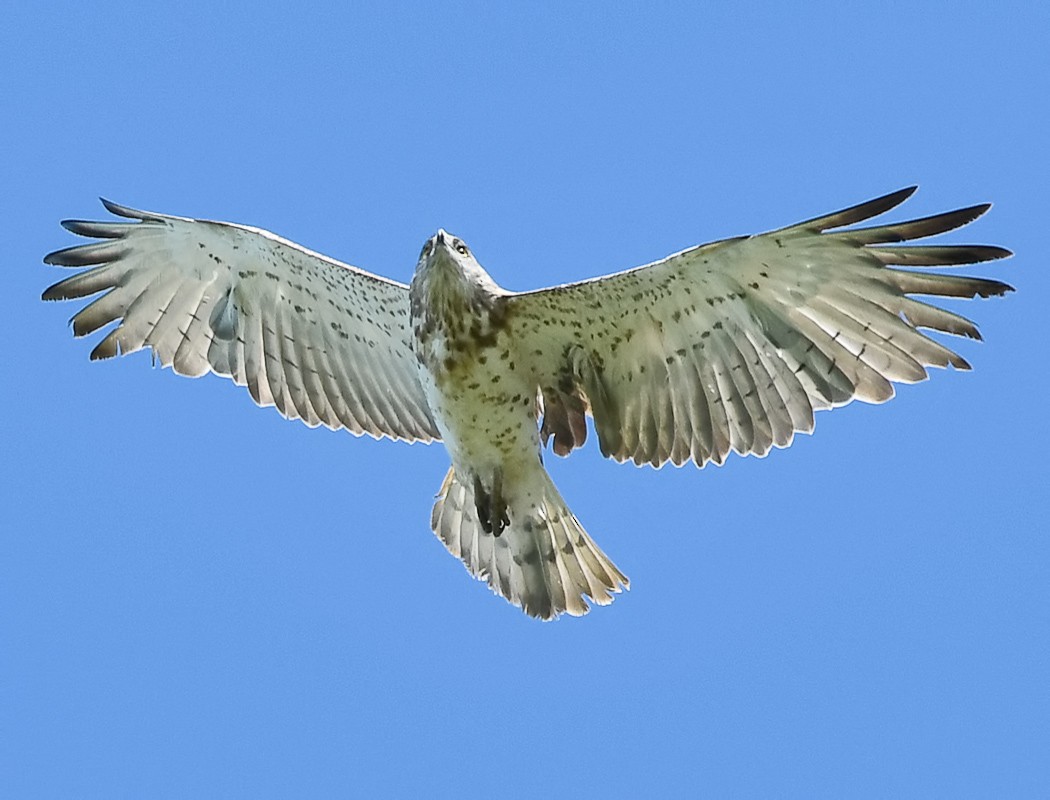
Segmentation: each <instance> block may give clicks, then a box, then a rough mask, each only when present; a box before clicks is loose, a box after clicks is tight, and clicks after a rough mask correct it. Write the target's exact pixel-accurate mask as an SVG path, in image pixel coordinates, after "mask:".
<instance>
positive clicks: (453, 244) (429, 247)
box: [416, 228, 495, 288]
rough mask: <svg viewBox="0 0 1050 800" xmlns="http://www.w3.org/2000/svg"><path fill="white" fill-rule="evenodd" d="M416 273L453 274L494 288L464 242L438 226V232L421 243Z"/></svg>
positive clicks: (490, 279) (447, 275)
mask: <svg viewBox="0 0 1050 800" xmlns="http://www.w3.org/2000/svg"><path fill="white" fill-rule="evenodd" d="M416 274H417V275H435V274H440V275H443V276H445V277H446V278H448V277H453V276H455V277H459V278H461V279H466V280H467V281H469V282H471V283H475V284H481V285H483V286H485V287H486V288H489V287H492V288H495V283H493V281H492V278H491V277H489V274H488V273H487V272H486V271H485V269H484V268H483V267H482V266H481V264H479V263H478V260H477V259H476V258H475V257H474V254H473V253H472V252H471V250H470V248H469V247H467V244H466V242H464V241H463V240H462V239H460V238H459V237H458V236H453V235H452V234H451V233H449V232H448V231H446V230H445V229H443V228H438V232H437V233H435V234H434V235H433V236H431V237H430V238H429V239H427V241H426V244H424V245H423V249H422V251H420V253H419V263H418V264H416Z"/></svg>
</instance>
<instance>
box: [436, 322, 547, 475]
mask: <svg viewBox="0 0 1050 800" xmlns="http://www.w3.org/2000/svg"><path fill="white" fill-rule="evenodd" d="M500 338H501V339H502V337H500ZM441 344H442V343H441V342H439V341H433V342H431V346H432V347H433V348H434V349H433V352H432V355H433V356H435V357H434V358H428V359H427V362H428V363H429V364H437V365H439V366H438V367H437V368H436V369H428V368H427V366H424V365H422V364H421V365H420V366H419V378H420V383H421V384H422V386H423V391H424V393H425V394H426V397H427V402H428V403H429V404H430V409H431V412H432V413H433V415H434V420H435V422H437V426H438V429H439V430H440V431H441V436H442V439H443V440H444V443H445V447H446V449H447V450H448V452H449V455H450V456H451V458H452V463H453V465H454V466H455V468H456V472H457V474H458V475H459V476H460V478H461V479H462V480H464V481H465V482H466V481H470V480H472V479H473V478H474V477H475V476H476V477H478V478H479V479H480V480H481V483H482V484H483V485H484V486H486V488H488V487H489V486H490V485H491V482H492V476H493V475H494V473H495V472H496V471H501V472H502V475H503V480H504V485H514V484H515V483H517V482H519V481H523V482H529V481H527V480H526V479H527V478H528V477H529V476H530V475H531V474H532V473H534V472H535V471H536V470H537V469H542V462H541V460H540V439H539V430H538V427H537V421H536V395H537V387H536V385H535V382H534V381H531V380H529V378H528V376H526V375H525V374H523V372H522V371H521V370H519V369H517V364H516V363H515V361H514V358H513V352H512V349H511V348H510V346H509V344H508V343H506V342H504V341H500V340H497V342H496V344H494V345H492V346H490V347H486V348H483V349H482V350H481V351H480V352H479V353H478V356H477V358H474V359H468V358H459V359H454V360H452V362H451V363H452V368H451V369H446V368H445V365H446V364H447V363H449V362H448V360H446V359H445V358H444V357H443V356H444V355H445V354H444V353H443V348H442V347H441Z"/></svg>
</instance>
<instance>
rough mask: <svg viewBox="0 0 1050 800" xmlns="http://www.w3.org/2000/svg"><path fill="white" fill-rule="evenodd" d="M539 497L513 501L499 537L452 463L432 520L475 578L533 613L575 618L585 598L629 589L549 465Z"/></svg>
mask: <svg viewBox="0 0 1050 800" xmlns="http://www.w3.org/2000/svg"><path fill="white" fill-rule="evenodd" d="M542 475H543V481H544V485H543V493H542V497H541V499H540V500H539V501H538V502H537V503H535V505H534V506H533V507H532V508H518V507H515V506H514V505H513V504H512V506H511V508H510V525H509V526H508V527H506V528H505V529H504V530H503V532H502V533H501V534H500V535H499V536H493V535H492V534H491V533H486V532H485V531H484V530H483V529H482V527H481V524H480V522H479V521H478V515H477V510H476V508H475V504H474V492H473V490H472V489H471V488H470V487H469V486H467V485H466V484H464V483H461V482H460V481H459V480H458V479H457V477H456V473H455V469H454V468H453V469H450V470H449V471H448V475H446V476H445V480H444V482H443V483H442V484H441V489H440V491H439V492H438V496H437V501H436V502H435V503H434V510H433V512H432V514H431V518H430V525H431V528H433V530H434V533H436V534H437V535H438V538H439V539H441V541H442V542H444V544H445V547H447V548H448V550H449V552H450V553H452V555H454V556H456V557H458V558H459V559H460V560H461V561H462V562H463V564H464V566H466V568H467V570H468V571H469V572H470V573H471V574H472V575H473V576H474V577H476V578H477V579H478V580H484V581H486V582H487V583H488V585H489V586H490V587H491V588H492V590H493V591H494V592H495V593H496V594H499V595H501V596H503V597H505V598H506V599H507V600H508V601H510V602H511V603H513V604H514V605H516V606H518V607H520V608H521V609H522V610H524V611H525V613H526V614H529V615H530V616H533V617H538V618H540V619H554V618H555V617H557V616H558V615H559V614H562V613H566V614H571V615H572V616H575V617H578V616H582V615H583V614H586V613H587V612H588V611H589V610H590V605H588V603H587V600H586V599H584V598H587V599H589V600H590V601H591V602H592V603H596V604H598V605H603V606H604V605H608V604H609V603H611V602H612V601H613V594H615V593H618V592H619V591H621V589H625V588H628V586H629V581H628V579H627V576H626V575H624V574H623V573H622V572H620V570H618V569H617V568H616V565H615V564H613V563H612V561H610V560H609V558H608V556H606V555H605V553H603V552H602V551H601V549H599V547H598V546H597V545H596V544H595V543H594V541H593V540H592V539H591V538H590V537H589V536H588V535H587V532H586V531H584V529H583V527H582V526H581V525H580V523H579V521H578V520H577V519H576V517H575V516H574V515H573V513H572V511H570V510H569V508H568V506H566V504H565V501H564V500H563V499H562V497H561V495H560V494H559V493H558V490H557V489H556V488H555V486H554V483H553V482H552V481H551V479H550V477H549V476H548V475H547V474H546V473H545V472H544V473H542Z"/></svg>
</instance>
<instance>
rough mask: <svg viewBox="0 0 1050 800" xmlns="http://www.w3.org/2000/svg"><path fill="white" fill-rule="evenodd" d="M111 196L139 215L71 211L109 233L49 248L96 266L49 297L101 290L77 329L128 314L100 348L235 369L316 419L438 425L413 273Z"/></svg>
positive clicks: (183, 367)
mask: <svg viewBox="0 0 1050 800" xmlns="http://www.w3.org/2000/svg"><path fill="white" fill-rule="evenodd" d="M103 203H104V205H105V206H106V208H107V209H108V210H109V211H110V212H112V213H113V214H115V215H117V216H120V217H124V218H126V219H130V220H136V221H135V222H124V221H110V222H87V221H81V220H67V221H65V222H63V223H62V224H63V226H64V227H66V228H67V229H68V230H70V231H72V232H73V233H76V234H79V235H81V236H90V237H94V238H96V239H98V240H100V241H97V242H92V243H90V244H82V245H78V246H76V247H70V248H67V249H65V250H59V251H57V252H54V253H51V254H50V255H48V256H47V257H46V258H45V259H44V261H45V262H46V263H48V264H55V265H59V266H64V267H84V266H91V267H92V268H91V269H88V270H84V271H82V272H79V273H77V274H76V275H73V276H72V277H69V278H66V279H65V280H63V281H60V282H59V283H56V284H55V285H54V286H52V287H51V288H49V289H48V290H47V291H45V292H44V295H43V298H44V299H45V300H70V299H75V298H81V297H89V296H91V295H95V294H98V293H99V292H104V294H102V296H101V297H99V298H97V299H95V300H94V301H93V302H91V303H90V304H89V305H87V306H86V307H84V308H83V309H81V310H80V311H79V312H78V313H77V314H76V315H75V316H74V317H73V319H72V324H73V333H74V335H76V336H84V335H86V334H89V333H92V332H94V331H96V330H98V329H99V328H101V327H102V326H104V325H107V324H108V323H111V322H113V321H115V320H120V324H119V325H117V326H116V327H115V328H113V329H112V330H111V331H109V333H108V334H107V335H106V336H105V337H104V338H103V339H102V341H101V342H99V343H98V345H97V346H96V347H95V349H94V350H93V351H92V352H91V358H92V359H98V358H110V357H112V356H115V355H117V354H120V353H131V352H134V351H136V350H140V349H142V348H144V347H150V348H152V349H153V352H154V357H155V358H156V359H157V360H159V361H160V363H161V364H162V365H163V366H165V367H167V366H170V367H172V368H173V369H174V370H175V371H176V372H178V373H179V374H181V375H190V376H194V377H196V376H199V375H203V374H204V373H206V372H214V373H216V374H218V375H224V376H227V377H229V378H232V379H233V380H234V381H235V382H236V383H237V384H239V385H241V386H247V387H248V390H249V391H250V392H251V395H252V398H253V399H254V400H255V402H256V403H258V404H259V405H261V406H271V405H273V406H276V407H277V408H278V410H279V411H280V412H281V413H282V414H284V415H285V416H286V417H289V418H291V419H296V418H298V419H302V420H303V421H304V422H305V423H306V424H308V425H310V426H316V425H319V424H324V425H327V426H328V427H330V428H346V429H347V430H350V431H352V432H353V433H355V434H361V433H368V434H371V435H372V436H374V437H377V438H378V437H381V436H389V437H390V438H393V439H405V440H408V441H431V440H433V439H436V438H438V433H437V429H436V428H435V426H434V421H433V419H432V417H431V415H430V411H429V409H428V406H427V402H426V398H425V397H424V395H423V391H422V389H421V387H420V385H419V383H418V379H417V377H416V361H415V356H414V355H413V353H412V349H411V345H410V343H409V342H410V327H409V324H408V314H409V307H408V287H407V286H405V285H403V284H400V283H396V282H393V281H389V280H386V279H384V278H380V277H378V276H375V275H371V274H369V273H367V272H364V271H362V270H359V269H356V268H354V267H350V266H347V265H345V264H340V263H339V262H337V261H334V260H332V259H329V258H326V257H324V256H321V255H318V254H317V253H313V252H310V251H309V250H306V249H304V248H302V247H299V246H298V245H296V244H293V243H292V242H289V241H286V240H285V239H281V238H280V237H278V236H274V235H273V234H272V233H269V232H267V231H263V230H258V229H256V228H248V227H245V226H241V225H233V224H230V223H224V222H210V221H206V220H195V219H185V218H182V217H173V216H168V215H164V214H154V213H152V212H145V211H135V210H133V209H130V208H124V207H122V206H118V205H116V204H114V203H110V202H107V201H105V200H104V201H103Z"/></svg>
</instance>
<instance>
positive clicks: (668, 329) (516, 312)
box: [44, 189, 1010, 619]
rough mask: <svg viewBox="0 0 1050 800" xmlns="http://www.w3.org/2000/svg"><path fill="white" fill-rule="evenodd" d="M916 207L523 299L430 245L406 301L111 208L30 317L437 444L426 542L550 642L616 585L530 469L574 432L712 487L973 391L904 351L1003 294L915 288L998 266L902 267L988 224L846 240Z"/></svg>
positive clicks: (437, 240) (841, 220) (294, 412)
mask: <svg viewBox="0 0 1050 800" xmlns="http://www.w3.org/2000/svg"><path fill="white" fill-rule="evenodd" d="M913 191H914V189H905V190H902V191H900V192H896V193H893V194H890V195H887V196H885V197H881V198H878V199H876V200H872V201H869V202H868V203H863V204H861V205H858V206H854V207H852V208H849V209H845V210H843V211H839V212H837V213H835V214H830V215H827V216H824V217H819V218H817V219H813V220H810V221H807V222H804V223H799V224H797V225H792V226H790V227H787V228H783V229H781V230H778V231H773V232H771V233H766V234H762V235H760V236H754V237H742V238H738V239H729V240H724V241H719V242H714V243H712V244H706V245H701V246H698V247H693V248H690V249H688V250H684V251H682V252H680V253H677V254H675V255H672V256H669V257H667V258H664V259H662V260H660V261H657V262H654V263H652V264H649V265H647V266H644V267H639V268H636V269H633V270H628V271H626V272H620V273H616V274H613V275H608V276H606V277H603V278H597V279H594V280H590V281H584V282H581V283H574V284H567V285H564V286H557V287H553V288H550V289H543V290H539V291H535V292H525V293H514V292H508V291H506V290H504V289H501V288H500V287H499V286H497V285H496V284H495V282H493V281H492V279H491V278H490V277H489V275H488V274H487V273H486V272H485V271H484V269H482V267H481V266H480V264H478V262H477V260H476V259H475V258H474V256H473V254H472V253H471V252H470V251H469V249H468V248H467V247H466V245H465V244H464V243H463V242H462V241H461V240H459V239H456V238H455V237H453V236H451V235H450V234H446V233H445V232H444V231H439V232H438V234H437V235H435V236H434V237H433V238H432V239H430V240H429V241H428V242H427V244H426V246H425V247H424V249H423V253H422V254H421V255H420V259H419V262H418V264H417V268H416V274H415V277H414V278H413V281H412V285H411V287H409V286H405V285H404V284H400V283H397V282H394V281H390V280H387V279H384V278H381V277H378V276H375V275H372V274H370V273H368V272H364V271H362V270H359V269H356V268H354V267H350V266H347V265H345V264H341V263H339V262H337V261H334V260H332V259H329V258H326V257H324V256H321V255H318V254H317V253H313V252H311V251H309V250H306V249H304V248H301V247H299V246H298V245H296V244H293V243H292V242H288V241H286V240H284V239H281V238H280V237H277V236H274V235H273V234H271V233H268V232H266V231H262V230H258V229H255V228H249V227H244V226H240V225H233V224H229V223H221V222H210V221H204V220H194V219H185V218H182V217H173V216H169V215H163V214H154V213H150V212H142V211H135V210H132V209H128V208H124V207H122V206H118V205H115V204H113V203H109V202H106V201H103V202H104V203H105V205H106V208H107V209H109V210H110V211H111V212H112V213H114V214H116V215H117V216H120V217H124V218H127V219H130V220H134V221H132V222H123V221H121V222H86V221H79V220H74V221H67V222H64V223H63V225H64V226H65V227H66V228H68V229H69V230H70V231H72V232H73V233H76V234H79V235H83V236H89V237H94V238H95V239H97V240H99V241H96V242H93V243H90V244H83V245H79V246H75V247H71V248H67V249H65V250H59V251H57V252H55V253H52V254H50V255H49V256H47V257H46V259H45V261H46V262H47V263H49V264H56V265H61V266H72V267H81V266H90V267H92V268H91V269H88V270H85V271H83V272H80V273H78V274H76V275H73V276H72V277H69V278H67V279H65V280H63V281H60V282H59V283H57V284H55V285H54V286H52V287H51V288H49V289H48V290H47V291H45V292H44V299H46V300H57V299H73V298H82V297H88V296H91V295H95V294H98V293H103V294H102V295H101V297H99V298H97V299H95V300H94V301H93V302H92V303H90V304H89V305H87V306H86V307H85V308H83V309H82V310H80V311H79V312H78V313H77V314H76V315H75V316H74V317H73V330H74V333H75V334H76V335H77V336H82V335H85V334H88V333H92V332H94V331H96V330H98V329H100V328H102V327H103V326H105V325H107V324H109V323H112V322H114V321H118V320H119V324H118V325H117V326H116V327H114V328H113V329H112V330H110V331H109V332H108V333H107V334H106V335H105V336H104V338H103V339H102V340H101V342H99V344H98V345H97V346H96V347H95V349H94V350H93V351H92V358H107V357H110V356H114V355H117V354H119V353H128V352H133V351H135V350H139V349H142V348H144V347H150V348H152V349H153V351H154V353H155V355H156V358H157V359H158V360H159V361H160V363H161V364H162V365H164V366H171V367H173V368H174V369H175V370H176V371H177V372H179V373H180V374H184V375H191V376H199V375H202V374H205V373H207V372H215V373H217V374H219V375H225V376H228V377H230V378H232V379H233V380H234V381H235V382H236V383H238V384H240V385H245V386H247V387H248V389H249V391H250V392H251V395H252V397H253V398H254V400H255V401H256V402H257V403H259V404H260V405H263V406H266V405H274V406H276V407H277V408H278V410H279V411H280V412H281V413H282V414H284V415H285V416H287V417H289V418H299V419H302V420H303V421H304V422H306V423H307V424H308V425H311V426H316V425H319V424H323V425H326V426H328V427H330V428H346V429H347V430H349V431H351V432H353V433H355V434H362V433H368V434H370V435H372V436H375V437H382V436H386V437H389V438H393V439H403V440H407V441H432V440H435V439H439V438H441V439H444V440H445V443H446V446H447V447H448V449H449V452H450V455H451V457H452V462H453V465H452V469H451V470H450V471H449V475H448V477H447V478H446V480H445V483H444V484H443V486H442V488H441V491H440V493H439V496H438V501H437V503H436V504H435V507H434V511H433V514H432V528H433V529H434V531H435V532H436V533H437V534H438V536H439V537H440V539H441V540H442V541H443V542H444V543H445V545H446V547H448V549H449V550H450V551H451V552H452V553H453V554H454V555H456V556H457V557H459V558H460V559H462V561H463V562H464V564H465V565H466V566H467V568H468V570H470V571H471V573H472V574H474V575H476V576H478V577H479V578H482V579H484V580H486V581H487V582H488V583H489V585H490V586H491V587H492V588H493V590H494V591H496V592H497V593H499V594H501V595H502V596H504V597H506V598H507V599H508V600H510V601H511V602H512V603H514V604H516V605H519V606H521V607H522V608H523V609H524V610H525V611H527V612H528V613H530V614H532V615H534V616H538V617H542V618H545V619H549V618H552V617H554V616H557V615H558V614H559V613H561V612H567V613H570V614H574V615H579V614H583V613H586V611H587V610H588V604H587V602H586V599H587V598H589V599H590V600H591V601H592V602H597V603H600V604H604V603H607V602H610V601H611V599H612V595H613V594H614V593H615V592H618V591H620V589H621V588H622V587H625V586H626V585H627V579H626V577H625V576H624V575H623V574H622V573H621V572H620V571H619V570H618V569H617V568H616V567H615V566H614V565H613V564H612V562H611V561H610V560H609V559H608V558H607V557H606V556H605V555H604V554H603V553H602V551H601V550H600V549H599V548H598V547H597V545H596V544H595V543H594V542H593V540H591V538H590V537H589V536H588V535H587V534H586V533H585V532H584V530H583V528H582V526H581V525H580V524H579V522H578V520H577V519H576V517H575V516H574V515H573V514H572V512H571V511H570V510H569V509H568V507H567V505H566V504H565V501H564V500H563V499H562V498H561V496H560V494H559V493H558V491H557V489H555V487H554V485H553V483H551V481H550V478H549V476H548V475H547V473H546V471H545V470H544V468H543V465H542V457H541V451H542V448H543V445H544V444H546V443H548V442H549V441H550V440H551V439H553V442H552V448H553V450H554V451H555V452H556V453H558V454H560V455H565V454H567V453H569V452H570V451H571V450H572V449H574V448H575V447H578V446H580V445H581V444H583V442H584V440H585V438H586V435H587V423H586V417H587V416H588V415H589V416H591V417H593V424H594V428H595V431H596V433H597V436H598V442H599V446H600V447H601V450H602V453H603V454H605V455H607V456H609V457H612V458H615V459H617V460H620V461H623V460H627V459H631V460H633V461H635V462H637V463H648V464H653V465H660V464H663V463H665V462H667V461H671V462H672V463H674V464H682V463H684V462H686V461H688V460H692V461H694V462H695V463H696V464H698V465H701V466H702V465H703V464H705V463H707V462H708V461H714V462H715V463H719V464H720V463H722V462H723V461H724V460H725V458H726V456H727V455H728V453H729V452H730V451H736V452H738V453H740V454H748V453H756V454H759V455H762V454H765V453H767V452H768V451H769V450H770V448H772V447H785V446H787V445H788V444H790V442H791V440H792V438H793V436H794V434H795V433H796V432H798V431H802V432H809V431H811V430H812V428H813V412H814V411H815V410H818V409H824V408H831V407H835V406H839V405H843V404H845V403H848V402H849V401H851V400H853V399H855V398H857V399H861V400H865V401H868V402H876V403H878V402H883V401H885V400H887V399H889V398H890V397H892V396H893V383H895V382H909V383H910V382H915V381H919V380H923V379H924V378H926V376H927V372H926V370H927V368H928V367H931V366H937V367H944V366H948V365H949V364H950V365H952V366H954V367H957V368H960V369H967V368H968V367H969V365H968V364H967V363H966V361H965V360H963V359H962V357H960V356H959V355H958V354H956V353H954V352H953V351H951V350H950V349H948V348H947V347H945V346H944V345H943V344H941V343H939V342H937V341H935V340H933V339H931V338H929V337H928V336H926V335H925V334H923V333H922V332H920V330H919V329H920V328H929V329H934V330H938V331H943V332H947V333H952V334H957V335H962V336H967V337H971V338H980V337H979V334H978V332H977V329H976V327H975V326H974V325H973V323H972V322H970V321H969V320H967V319H965V318H963V317H961V316H959V315H957V314H954V313H952V312H949V311H946V310H943V309H940V308H938V307H936V306H933V305H930V304H928V303H925V302H921V301H919V300H915V299H914V298H913V297H912V295H933V296H945V297H974V296H977V295H980V296H982V297H988V296H990V295H1001V294H1004V293H1005V292H1007V291H1009V290H1010V287H1009V286H1007V285H1006V284H1004V283H1001V282H998V281H993V280H987V279H981V278H970V277H964V276H959V275H951V274H943V273H941V274H938V273H936V272H929V271H915V270H913V269H910V268H911V267H945V266H957V265H963V264H972V263H978V262H982V261H988V260H991V259H996V258H1001V257H1004V256H1007V255H1009V251H1007V250H1004V249H1003V248H1000V247H993V246H987V245H952V244H947V245H944V244H942V245H902V244H901V243H902V242H904V241H907V240H912V239H920V238H924V237H927V236H932V235H935V234H940V233H944V232H946V231H949V230H951V229H953V228H956V227H959V226H962V225H965V224H967V223H968V222H971V221H972V220H974V219H976V218H977V217H978V216H980V215H981V214H982V213H984V211H986V210H987V208H988V206H974V207H972V208H966V209H961V210H959V211H953V212H949V213H946V214H940V215H937V216H933V217H927V218H925V219H920V220H912V221H909V222H901V223H894V224H888V225H881V226H875V227H868V228H856V227H849V226H853V225H855V224H856V223H858V222H862V221H864V220H867V219H869V218H871V217H873V216H876V215H878V214H881V213H883V212H885V211H888V210H889V209H891V208H893V207H894V206H896V205H898V204H899V203H901V202H903V201H904V200H905V199H906V198H907V197H908V196H909V195H910V194H911V193H912V192H913ZM901 267H905V268H901Z"/></svg>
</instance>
